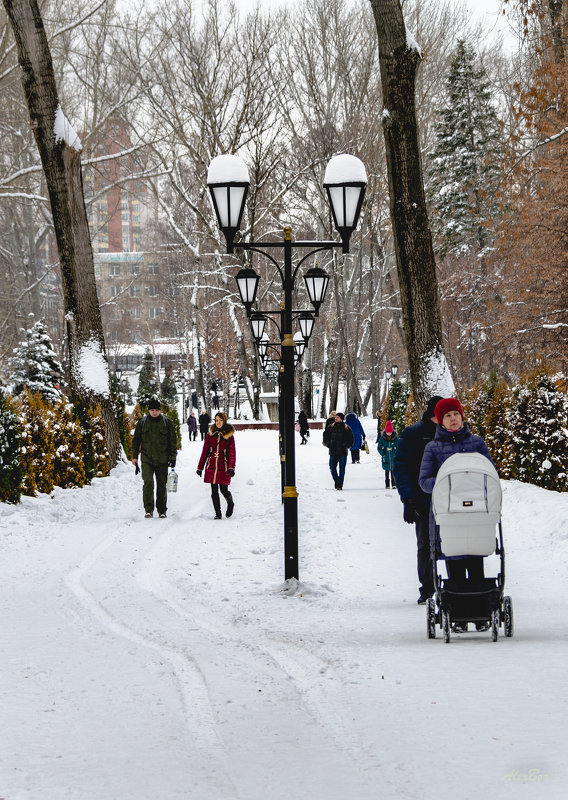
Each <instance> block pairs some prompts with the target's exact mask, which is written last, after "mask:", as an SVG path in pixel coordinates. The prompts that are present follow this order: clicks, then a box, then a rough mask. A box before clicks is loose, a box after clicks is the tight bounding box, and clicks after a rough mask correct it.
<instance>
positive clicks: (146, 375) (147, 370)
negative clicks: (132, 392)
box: [136, 350, 160, 409]
mask: <svg viewBox="0 0 568 800" xmlns="http://www.w3.org/2000/svg"><path fill="white" fill-rule="evenodd" d="M159 391H160V387H159V385H158V379H157V377H156V367H155V364H154V357H153V356H152V353H151V352H150V350H146V352H145V353H144V358H143V359H142V366H141V367H140V374H139V376H138V390H137V392H136V400H137V401H138V403H139V404H140V406H141V407H142V408H143V409H147V408H148V403H149V402H150V400H151V399H152V397H157V396H158V394H159Z"/></svg>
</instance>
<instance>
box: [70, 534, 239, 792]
mask: <svg viewBox="0 0 568 800" xmlns="http://www.w3.org/2000/svg"><path fill="white" fill-rule="evenodd" d="M122 533H123V531H121V530H118V531H113V533H111V534H109V535H108V536H107V537H105V538H104V539H103V540H102V541H101V542H100V543H99V544H98V545H97V546H96V547H95V548H94V549H93V550H92V551H91V552H90V553H89V554H88V555H87V556H86V557H85V558H84V559H83V561H82V562H81V563H80V564H79V565H78V566H77V567H75V568H73V569H72V570H71V571H69V572H68V573H67V575H66V584H67V587H68V588H69V589H70V591H71V592H72V593H73V594H74V595H75V597H76V598H77V599H78V600H79V602H80V603H81V605H82V606H83V608H85V609H86V611H87V612H88V613H89V614H90V615H91V616H92V617H94V618H95V619H96V620H97V621H98V622H99V623H100V624H101V625H102V627H103V628H105V629H106V630H108V631H110V632H111V633H112V634H114V635H116V636H119V637H122V638H123V639H126V640H127V641H130V642H133V643H135V644H137V645H140V646H143V647H147V648H149V649H150V650H154V651H156V652H157V653H158V654H159V655H160V657H161V658H163V659H164V660H165V661H167V662H168V663H169V664H170V665H171V668H172V672H173V674H174V676H175V678H176V681H177V683H178V687H179V693H180V698H181V703H182V709H183V714H184V717H185V720H186V725H187V728H188V730H189V733H190V735H191V737H192V740H193V742H194V743H195V745H196V747H197V748H198V749H199V750H201V751H202V752H203V756H204V758H207V759H208V760H211V759H215V761H217V767H218V772H219V773H220V775H222V776H223V778H224V780H223V783H224V784H225V786H224V787H223V791H224V792H227V790H229V791H230V793H231V796H232V797H234V798H235V799H236V800H238V797H239V794H238V791H237V788H236V786H235V784H234V783H233V781H232V779H231V777H230V768H229V766H228V755H227V751H226V747H225V744H224V742H223V739H222V737H221V735H220V732H219V729H218V726H217V724H216V721H215V716H214V712H213V709H212V706H211V703H210V698H209V693H208V690H207V685H206V680H205V677H204V675H203V673H202V671H201V670H200V668H199V665H198V664H197V663H196V662H195V660H194V659H192V658H191V657H190V656H189V655H187V654H186V653H183V652H180V651H179V650H177V649H175V648H174V647H171V646H164V645H163V644H158V643H157V642H155V641H154V640H153V639H152V638H151V637H149V636H147V635H144V634H142V633H139V632H137V631H135V630H134V629H133V628H132V627H130V626H129V625H128V624H126V623H125V622H123V621H122V620H120V619H118V618H117V617H116V616H115V615H114V614H112V613H111V612H110V611H109V610H108V609H107V608H106V607H105V606H104V605H103V603H102V602H101V601H100V600H98V599H97V598H96V597H95V595H94V594H93V593H92V592H91V591H90V590H89V589H87V588H86V586H85V583H84V577H85V576H86V574H87V573H88V572H89V571H90V570H91V569H92V568H93V567H94V565H95V564H96V562H97V561H98V560H99V559H100V558H101V557H102V556H103V555H104V554H105V553H108V551H109V550H110V549H111V548H112V547H113V546H114V545H115V544H117V540H118V538H119V536H121V535H122ZM154 547H156V545H154ZM224 796H226V795H224Z"/></svg>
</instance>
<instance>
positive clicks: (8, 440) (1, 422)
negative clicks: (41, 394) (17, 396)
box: [0, 390, 23, 503]
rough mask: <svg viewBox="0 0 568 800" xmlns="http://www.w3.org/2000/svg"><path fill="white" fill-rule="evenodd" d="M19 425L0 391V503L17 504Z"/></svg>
mask: <svg viewBox="0 0 568 800" xmlns="http://www.w3.org/2000/svg"><path fill="white" fill-rule="evenodd" d="M20 448H21V436H20V423H19V420H18V416H17V414H16V410H15V408H14V407H13V405H12V403H11V402H10V400H9V399H8V398H7V397H5V395H4V392H2V391H1V390H0V502H1V503H19V501H20V495H21V491H22V480H23V469H22V464H21V459H20Z"/></svg>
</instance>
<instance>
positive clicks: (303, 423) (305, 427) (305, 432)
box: [298, 409, 310, 444]
mask: <svg viewBox="0 0 568 800" xmlns="http://www.w3.org/2000/svg"><path fill="white" fill-rule="evenodd" d="M298 425H299V426H300V436H301V437H302V441H301V442H300V444H307V443H308V436H309V435H310V426H309V424H308V417H307V414H306V412H305V411H304V409H302V410H301V411H300V413H299V414H298Z"/></svg>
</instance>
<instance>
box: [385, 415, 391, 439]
mask: <svg viewBox="0 0 568 800" xmlns="http://www.w3.org/2000/svg"><path fill="white" fill-rule="evenodd" d="M392 432H393V427H392V422H391V421H390V419H388V420H387V421H386V424H385V433H386V434H388V435H389V436H390V434H391V433H392Z"/></svg>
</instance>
